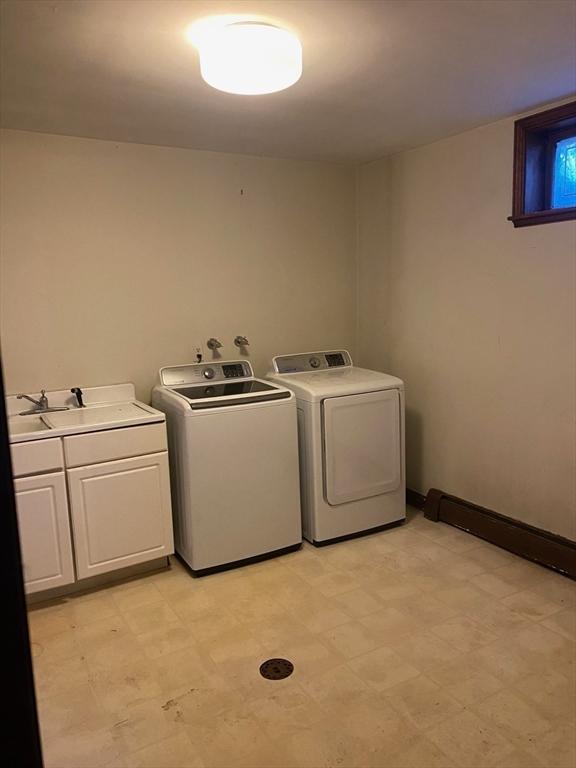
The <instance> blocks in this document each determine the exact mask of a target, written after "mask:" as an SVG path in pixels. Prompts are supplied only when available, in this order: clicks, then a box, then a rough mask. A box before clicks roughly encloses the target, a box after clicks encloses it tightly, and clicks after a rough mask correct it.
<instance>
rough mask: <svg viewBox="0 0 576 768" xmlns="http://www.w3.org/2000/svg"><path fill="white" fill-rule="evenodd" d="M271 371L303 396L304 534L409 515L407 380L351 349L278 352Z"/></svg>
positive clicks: (321, 534) (335, 533)
mask: <svg viewBox="0 0 576 768" xmlns="http://www.w3.org/2000/svg"><path fill="white" fill-rule="evenodd" d="M268 378H269V379H270V380H273V381H275V382H276V383H277V384H282V385H283V386H285V387H288V388H289V389H291V390H292V391H293V392H294V393H295V395H296V399H297V405H298V432H299V444H300V481H301V501H302V515H303V533H304V537H305V538H306V539H308V541H311V542H312V543H313V544H316V545H322V544H327V543H330V542H332V541H334V540H338V539H343V538H348V537H349V536H354V535H360V534H361V533H367V532H371V531H374V530H377V529H379V528H382V527H386V526H388V525H390V524H393V523H398V522H401V521H403V520H404V519H405V517H406V481H405V468H404V384H403V382H402V381H401V380H400V379H397V378H396V377H395V376H388V375H387V374H385V373H378V372H377V371H370V370H367V369H365V368H357V367H355V366H354V365H353V364H352V359H351V357H350V355H349V354H348V352H346V351H345V350H336V351H326V352H308V353H305V354H297V355H282V356H279V357H275V358H274V359H273V371H272V372H271V373H270V374H269V375H268Z"/></svg>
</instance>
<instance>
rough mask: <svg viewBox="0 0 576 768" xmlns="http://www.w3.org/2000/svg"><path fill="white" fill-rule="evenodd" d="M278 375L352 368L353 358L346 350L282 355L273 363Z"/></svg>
mask: <svg viewBox="0 0 576 768" xmlns="http://www.w3.org/2000/svg"><path fill="white" fill-rule="evenodd" d="M272 363H273V365H274V371H275V372H276V373H306V372H308V373H309V372H310V371H326V370H328V369H330V368H346V367H348V368H350V367H351V366H352V358H351V357H350V354H349V353H348V352H347V351H346V350H345V349H337V350H330V351H327V352H304V353H301V354H298V355H280V356H279V357H275V358H274V359H273V361H272Z"/></svg>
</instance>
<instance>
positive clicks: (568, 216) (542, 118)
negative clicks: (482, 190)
mask: <svg viewBox="0 0 576 768" xmlns="http://www.w3.org/2000/svg"><path fill="white" fill-rule="evenodd" d="M569 129H572V132H573V131H574V130H576V101H571V102H569V103H568V104H562V106H560V107H554V108H552V109H547V110H546V111H544V112H538V113H536V114H534V115H529V116H528V117H523V118H521V119H520V120H516V122H515V123H514V176H513V187H512V215H511V216H509V217H508V220H509V221H511V222H512V223H513V224H514V226H515V227H529V226H532V225H534V224H549V223H551V222H553V221H570V220H572V219H576V206H573V207H571V208H549V207H548V208H544V209H543V210H538V211H529V212H525V206H526V180H527V162H526V157H527V150H528V144H529V140H530V139H531V138H533V137H534V136H538V135H539V134H541V135H542V140H541V144H542V147H543V148H544V152H545V154H546V156H547V159H548V162H547V163H546V165H547V166H548V167H547V169H545V170H544V171H541V172H540V175H539V178H538V179H537V180H536V182H535V183H536V184H538V185H539V188H540V191H541V193H543V194H544V196H545V199H546V200H547V201H548V203H547V204H548V205H549V204H550V202H549V201H550V192H551V187H550V183H551V167H550V157H551V151H550V146H551V143H552V141H554V140H557V138H558V136H559V135H560V134H563V133H566V131H568V130H569ZM572 132H570V133H566V135H572ZM532 173H533V174H535V172H534V171H532Z"/></svg>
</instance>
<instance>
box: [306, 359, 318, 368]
mask: <svg viewBox="0 0 576 768" xmlns="http://www.w3.org/2000/svg"><path fill="white" fill-rule="evenodd" d="M308 362H309V363H310V367H311V368H320V358H319V357H311V358H310V360H309V361H308Z"/></svg>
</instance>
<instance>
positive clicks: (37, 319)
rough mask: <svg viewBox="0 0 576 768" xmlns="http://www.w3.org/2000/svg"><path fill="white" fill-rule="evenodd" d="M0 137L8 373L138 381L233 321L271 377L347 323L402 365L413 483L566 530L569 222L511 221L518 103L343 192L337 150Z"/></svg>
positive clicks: (571, 421)
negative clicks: (215, 149) (324, 155)
mask: <svg viewBox="0 0 576 768" xmlns="http://www.w3.org/2000/svg"><path fill="white" fill-rule="evenodd" d="M1 147H2V179H1V181H2V187H1V192H2V197H1V205H2V207H1V209H0V213H1V223H2V262H1V268H2V269H1V278H2V280H1V294H0V302H1V315H0V319H1V331H2V332H1V338H2V345H3V359H4V366H5V374H6V379H7V386H8V391H10V392H14V391H20V390H25V391H30V390H35V389H38V388H39V387H40V386H41V385H43V386H45V387H46V388H48V389H51V388H56V387H65V386H72V385H76V384H78V385H81V386H82V385H91V384H99V383H110V382H114V381H126V380H132V381H135V382H136V384H137V386H138V393H139V396H140V397H142V398H144V399H147V398H148V395H149V390H150V387H151V385H152V383H153V381H154V378H155V374H156V371H157V369H158V368H159V367H160V366H161V365H164V364H170V363H175V362H186V361H189V360H191V359H193V351H194V345H195V344H196V343H197V342H205V340H206V339H207V338H208V337H209V336H211V335H215V336H218V337H220V338H221V340H222V341H223V342H225V344H226V346H225V348H224V350H223V355H224V356H225V357H232V356H235V354H236V350H235V348H234V347H233V346H232V338H233V337H234V336H235V335H236V334H237V333H241V334H246V335H247V336H248V337H249V338H250V340H251V348H250V349H251V354H252V359H253V361H254V363H255V365H256V369H257V372H258V373H260V374H262V373H264V372H265V370H266V368H267V362H268V360H269V358H270V356H271V355H273V354H275V353H279V352H290V351H302V350H306V349H313V348H322V347H339V346H345V347H348V348H350V349H351V350H352V352H353V353H354V351H355V345H354V337H355V325H356V324H357V328H356V330H357V332H358V344H357V355H358V362H359V363H360V364H362V365H366V366H369V367H374V368H377V369H380V370H385V371H389V372H391V373H395V374H397V375H399V376H401V377H402V378H404V379H405V381H406V386H407V405H408V413H407V458H408V461H407V464H408V484H409V486H410V487H412V488H414V489H415V490H419V491H422V492H425V491H427V490H428V488H430V487H439V488H442V489H444V490H446V491H449V492H451V493H453V494H456V495H460V496H463V497H464V498H466V499H470V500H473V501H476V502H477V503H479V504H482V505H484V506H487V507H491V508H493V509H495V510H498V511H500V512H502V513H504V514H507V515H511V516H513V517H516V518H519V519H522V520H525V521H527V522H529V523H532V524H534V525H537V526H541V527H543V528H547V529H549V530H552V531H555V532H557V533H560V534H563V535H565V536H568V537H570V538H574V539H576V520H575V508H576V500H575V487H574V485H575V482H576V479H575V473H574V464H575V457H574V450H575V443H576V436H575V434H574V429H575V427H574V425H575V405H574V399H575V391H576V381H575V324H576V317H575V298H574V288H575V282H576V273H575V262H576V253H575V252H576V227H575V225H574V223H560V224H548V225H542V226H538V227H530V228H525V229H517V230H515V229H514V228H513V227H512V225H511V224H510V223H509V222H508V221H507V220H506V217H507V216H508V214H509V213H510V203H511V201H510V177H511V163H512V121H509V120H508V121H502V122H499V123H495V124H493V125H489V126H485V127H483V128H480V129H477V130H474V131H470V132H468V133H464V134H461V135H459V136H456V137H453V138H450V139H447V140H445V141H442V142H438V143H436V144H433V145H429V146H427V147H422V148H420V149H417V150H413V151H411V152H406V153H403V154H401V155H397V156H395V157H393V158H390V159H388V160H382V161H379V162H376V163H372V164H369V165H366V166H362V167H361V169H360V170H359V172H358V175H357V178H356V181H357V188H356V197H355V189H354V176H353V172H352V171H351V170H350V169H347V168H344V167H339V166H336V165H327V164H316V163H306V162H295V161H286V160H271V159H262V158H252V157H243V156H235V155H225V154H218V153H208V152H196V151H191V150H180V149H168V148H162V147H152V146H143V145H131V144H117V143H112V142H104V141H96V140H90V139H76V138H66V137H59V136H49V135H42V134H34V133H26V132H20V131H4V132H3V136H2V144H1ZM241 190H244V194H240V191H241ZM356 237H357V238H358V242H357V243H356ZM356 247H357V262H356V264H355V261H354V258H355V249H356ZM356 270H357V274H356ZM356 299H358V313H357V314H356Z"/></svg>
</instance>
